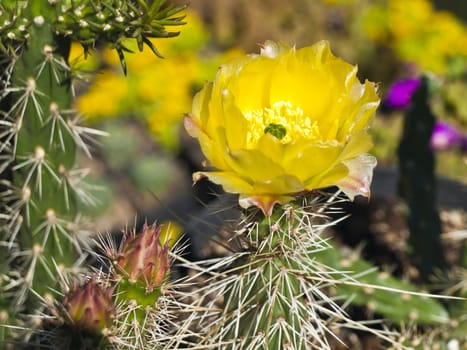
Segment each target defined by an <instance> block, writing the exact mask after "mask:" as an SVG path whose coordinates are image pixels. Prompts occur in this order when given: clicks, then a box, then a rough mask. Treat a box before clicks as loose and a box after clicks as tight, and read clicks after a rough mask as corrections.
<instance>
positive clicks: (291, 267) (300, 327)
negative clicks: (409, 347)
mask: <svg viewBox="0 0 467 350" xmlns="http://www.w3.org/2000/svg"><path fill="white" fill-rule="evenodd" d="M336 202H337V200H336V198H332V197H331V198H328V197H327V196H320V195H316V193H315V194H313V195H312V196H310V197H308V198H305V199H303V201H302V200H301V199H297V201H295V202H292V203H291V204H289V205H285V206H283V207H276V208H275V209H274V212H273V214H272V216H271V217H270V218H262V215H261V214H258V213H256V214H254V215H253V214H251V213H250V214H249V216H246V217H245V218H244V221H242V222H241V223H240V225H239V230H238V231H237V232H235V234H233V237H234V238H233V239H234V240H236V241H237V242H238V246H239V247H240V248H241V249H240V252H237V253H234V254H233V255H231V256H228V257H225V258H221V259H216V260H214V261H209V262H206V270H207V271H208V274H209V275H210V276H211V277H210V278H209V279H208V282H207V283H206V286H205V287H200V290H198V293H200V294H202V298H201V299H202V300H203V302H204V304H203V306H204V307H207V309H208V310H209V311H207V312H206V313H205V314H203V315H202V317H200V319H201V320H202V321H201V323H200V324H201V325H200V327H199V328H198V330H197V331H198V332H200V333H201V334H202V336H201V337H200V339H199V343H197V344H196V345H197V346H201V347H203V346H205V347H206V348H210V347H214V348H224V349H268V350H272V349H332V348H333V345H332V344H333V342H332V341H333V340H335V339H338V338H339V336H340V334H341V331H342V330H344V329H356V330H360V331H364V332H370V333H373V334H376V335H378V336H379V337H380V338H382V339H383V340H384V341H386V342H387V343H393V344H396V343H397V341H395V340H394V339H392V338H391V337H390V336H389V334H387V333H385V332H383V331H380V330H376V329H372V328H371V327H370V326H369V325H366V324H365V323H363V322H357V321H355V320H353V319H352V318H351V317H350V316H349V315H348V314H347V313H346V312H345V311H344V306H345V305H346V304H348V303H350V304H354V305H360V306H361V305H363V306H366V307H367V309H368V311H370V312H372V313H377V314H379V315H382V316H385V317H387V318H388V319H391V320H393V321H394V322H397V323H399V322H401V321H406V322H409V321H410V320H415V319H417V321H418V322H420V323H428V324H442V323H445V322H447V321H448V315H447V313H446V311H445V310H444V308H443V307H442V305H441V304H440V303H438V302H437V301H436V300H433V299H429V298H427V297H426V296H421V295H419V293H417V289H416V287H415V286H412V285H410V284H408V283H405V282H402V281H399V280H397V279H395V278H394V277H391V276H389V275H388V274H383V273H378V272H377V269H376V268H374V267H373V266H372V265H371V264H369V263H368V262H365V261H364V260H362V259H361V258H358V257H355V258H348V257H345V256H344V255H343V254H342V253H341V252H339V250H338V249H337V248H336V247H335V246H333V245H332V244H331V243H330V242H329V237H326V235H325V229H326V228H327V227H328V226H331V225H333V224H335V222H330V221H329V220H328V219H327V215H328V213H329V212H330V211H332V210H333V207H335V204H336ZM197 277H198V276H197Z"/></svg>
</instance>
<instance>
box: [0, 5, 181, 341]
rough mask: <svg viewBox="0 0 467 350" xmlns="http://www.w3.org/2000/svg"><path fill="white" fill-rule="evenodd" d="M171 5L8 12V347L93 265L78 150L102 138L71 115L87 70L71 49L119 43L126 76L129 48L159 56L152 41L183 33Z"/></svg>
mask: <svg viewBox="0 0 467 350" xmlns="http://www.w3.org/2000/svg"><path fill="white" fill-rule="evenodd" d="M164 3H165V1H163V0H157V1H150V2H149V1H118V0H107V1H106V0H104V1H98V2H95V1H89V0H82V1H71V2H70V1H59V0H58V1H49V0H34V1H32V0H31V1H17V0H5V1H2V4H0V39H1V41H0V43H1V44H0V67H1V68H2V73H1V74H2V75H1V85H0V88H1V91H0V172H1V174H2V180H1V182H0V197H1V198H0V208H1V211H0V212H1V215H0V221H1V225H0V230H1V237H0V239H1V247H2V248H1V249H2V254H0V255H1V257H0V317H1V320H2V322H1V323H2V328H1V330H0V335H1V336H2V337H3V338H1V339H0V342H3V341H4V340H5V339H8V338H11V337H12V336H13V334H11V330H12V329H14V328H9V327H3V325H5V324H10V325H13V326H25V328H36V327H38V326H40V323H41V320H43V317H38V318H34V317H33V324H32V325H31V324H25V323H24V322H23V321H22V319H21V317H20V316H19V315H20V314H32V315H33V314H35V313H37V312H38V311H40V310H41V309H43V307H44V305H45V304H47V302H45V301H46V300H49V299H50V297H51V295H52V294H53V293H52V291H53V290H54V289H55V288H56V287H57V274H66V273H68V272H77V271H78V265H79V262H80V261H82V260H83V259H84V257H85V255H84V253H83V243H84V242H85V237H83V235H82V232H83V231H82V225H81V224H82V222H81V215H80V212H79V207H80V206H81V205H90V204H92V202H93V196H92V195H91V194H89V193H87V191H86V187H85V186H83V184H84V181H83V178H84V176H85V174H86V171H85V170H82V169H77V166H76V155H77V151H78V149H81V151H82V152H84V153H85V154H87V155H90V151H89V148H88V143H89V138H90V137H92V136H96V135H102V133H101V132H99V131H96V130H92V129H89V128H86V127H83V126H81V125H80V119H81V118H80V116H78V115H76V113H75V112H74V111H72V110H71V105H72V99H73V85H72V83H73V80H74V78H75V77H76V76H77V75H78V72H75V71H74V70H73V69H72V68H71V67H70V66H69V64H68V61H67V60H68V54H69V50H70V43H71V41H72V40H75V41H78V42H80V43H81V44H82V46H83V48H84V50H85V52H88V51H90V50H91V49H92V48H93V47H94V46H95V45H96V44H97V43H107V44H111V45H112V46H113V47H114V48H115V49H116V51H117V52H118V54H119V57H120V60H121V63H122V67H123V69H124V70H126V65H125V59H124V53H123V52H124V51H125V50H126V48H125V42H126V40H129V39H131V40H136V41H137V43H138V48H139V49H140V50H142V49H143V45H146V46H148V47H149V48H150V49H151V50H152V51H154V52H155V53H156V54H157V55H160V54H159V52H158V51H157V49H156V48H155V46H154V44H153V43H152V42H151V40H150V39H151V38H155V37H171V36H175V35H177V32H170V31H167V30H166V29H165V28H166V26H170V25H179V24H183V22H182V18H183V17H182V16H178V17H177V16H176V15H177V14H179V13H180V11H181V10H182V9H183V8H181V7H176V8H174V7H171V6H164ZM109 103H111V102H110V101H109ZM57 272H59V273H57ZM49 304H50V303H49ZM29 319H30V317H29ZM17 329H19V328H17Z"/></svg>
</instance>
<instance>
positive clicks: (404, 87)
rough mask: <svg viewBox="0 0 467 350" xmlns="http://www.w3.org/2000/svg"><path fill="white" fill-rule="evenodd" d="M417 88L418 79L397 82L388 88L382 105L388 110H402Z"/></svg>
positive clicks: (418, 84)
mask: <svg viewBox="0 0 467 350" xmlns="http://www.w3.org/2000/svg"><path fill="white" fill-rule="evenodd" d="M419 86H420V79H419V78H410V79H401V80H398V81H396V82H395V83H393V84H392V85H391V86H390V87H389V90H388V93H387V94H386V98H385V99H384V102H383V104H384V105H385V106H386V107H387V108H389V109H404V108H406V107H407V106H408V105H409V104H410V99H411V98H412V95H413V93H414V92H415V91H417V89H418V87H419Z"/></svg>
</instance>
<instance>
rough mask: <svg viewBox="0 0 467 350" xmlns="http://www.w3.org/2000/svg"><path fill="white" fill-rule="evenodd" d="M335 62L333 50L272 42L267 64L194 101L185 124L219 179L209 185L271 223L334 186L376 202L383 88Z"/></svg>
mask: <svg viewBox="0 0 467 350" xmlns="http://www.w3.org/2000/svg"><path fill="white" fill-rule="evenodd" d="M356 75H357V67H356V66H352V65H351V64H349V63H346V62H345V61H343V60H341V59H339V58H337V57H335V56H334V55H333V54H332V53H331V50H330V47H329V44H328V42H326V41H320V42H318V43H316V44H314V45H312V46H309V47H305V48H302V49H295V48H290V47H287V46H285V45H282V44H277V43H274V42H272V41H267V42H266V43H265V44H264V46H263V47H262V49H261V53H260V54H259V55H247V56H244V57H241V58H237V59H234V60H232V61H230V62H229V63H227V64H225V65H222V66H221V67H220V69H219V71H218V73H217V75H216V78H215V80H214V82H213V83H208V84H206V85H205V86H204V88H203V89H202V90H201V91H200V92H199V93H198V94H197V95H196V96H195V98H194V101H193V108H192V113H191V114H190V115H188V116H187V117H186V119H185V126H186V129H187V131H188V132H189V133H190V135H191V136H193V137H196V138H198V140H199V143H200V145H201V149H202V151H203V153H204V155H205V156H206V158H207V159H208V161H209V162H210V164H211V165H212V167H213V168H215V169H213V170H212V171H202V172H198V173H195V174H194V175H193V178H194V180H195V181H197V180H198V179H200V178H202V177H208V178H209V179H210V180H212V181H213V182H215V183H218V184H221V185H222V186H223V187H224V189H225V190H226V191H228V192H232V193H239V194H240V202H239V203H240V205H241V206H242V207H244V208H248V207H250V206H252V205H256V206H258V207H259V208H261V209H262V210H263V212H264V213H265V214H266V215H271V213H272V208H273V206H274V204H276V203H285V202H287V201H289V200H290V199H291V198H293V195H294V194H297V193H300V192H302V191H307V190H313V189H318V188H323V187H327V186H331V185H336V186H338V187H339V188H341V189H342V190H343V191H344V192H345V193H346V194H347V195H348V196H349V198H351V199H353V197H354V196H355V195H357V194H361V195H364V196H369V185H370V182H371V178H372V171H373V168H374V166H375V165H376V160H375V158H374V157H372V156H370V155H368V154H366V153H365V152H367V151H368V150H369V149H370V148H371V146H372V142H371V138H370V136H369V135H368V133H367V129H368V124H369V121H370V120H371V119H372V117H373V115H374V112H375V110H376V108H377V106H378V104H379V98H378V96H377V93H376V86H375V84H373V83H371V82H369V81H365V82H364V83H363V84H362V83H360V81H359V80H358V78H357V76H356Z"/></svg>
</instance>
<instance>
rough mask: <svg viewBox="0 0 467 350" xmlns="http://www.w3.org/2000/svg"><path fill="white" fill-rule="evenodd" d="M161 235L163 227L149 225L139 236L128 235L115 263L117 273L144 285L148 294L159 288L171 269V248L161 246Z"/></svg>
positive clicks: (131, 281) (132, 281)
mask: <svg viewBox="0 0 467 350" xmlns="http://www.w3.org/2000/svg"><path fill="white" fill-rule="evenodd" d="M160 234H161V226H156V225H151V226H148V225H147V224H145V225H144V227H143V231H142V232H141V233H140V234H139V235H134V234H131V233H130V234H127V235H126V236H125V238H124V242H123V244H122V247H121V249H120V252H119V254H118V256H117V259H116V262H115V264H116V269H117V272H119V273H121V274H122V275H124V276H125V277H127V278H128V282H130V283H138V284H140V285H144V286H145V288H146V293H152V291H153V290H154V288H157V287H159V286H160V285H161V284H162V282H164V279H165V277H166V275H167V273H168V271H169V269H170V261H169V246H168V245H167V244H164V245H161V243H160V240H159V236H160Z"/></svg>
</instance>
